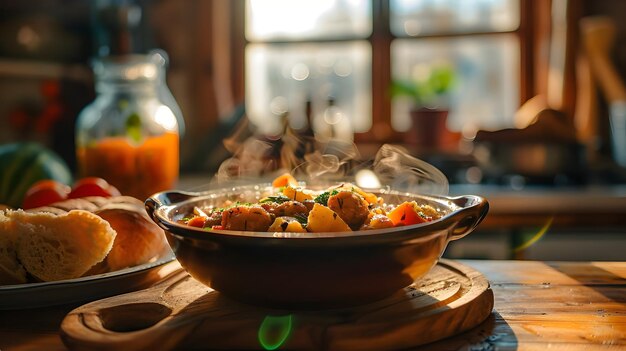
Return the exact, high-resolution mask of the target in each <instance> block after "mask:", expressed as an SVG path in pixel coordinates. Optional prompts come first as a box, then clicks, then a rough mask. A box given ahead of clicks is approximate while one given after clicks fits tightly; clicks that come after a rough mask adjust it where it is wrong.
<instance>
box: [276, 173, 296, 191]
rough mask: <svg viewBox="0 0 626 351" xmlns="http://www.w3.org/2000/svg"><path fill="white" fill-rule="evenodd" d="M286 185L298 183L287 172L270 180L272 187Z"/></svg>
mask: <svg viewBox="0 0 626 351" xmlns="http://www.w3.org/2000/svg"><path fill="white" fill-rule="evenodd" d="M287 185H293V186H295V185H298V181H297V180H296V178H294V177H293V176H292V175H291V174H289V173H284V174H281V175H279V176H278V177H276V179H274V181H273V182H272V186H273V187H274V188H280V187H283V186H287Z"/></svg>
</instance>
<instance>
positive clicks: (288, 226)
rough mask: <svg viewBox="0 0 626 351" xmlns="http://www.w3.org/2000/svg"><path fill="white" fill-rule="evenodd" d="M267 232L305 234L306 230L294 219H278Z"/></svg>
mask: <svg viewBox="0 0 626 351" xmlns="http://www.w3.org/2000/svg"><path fill="white" fill-rule="evenodd" d="M267 231H268V232H295V233H305V232H306V229H304V228H303V227H302V224H300V222H298V221H297V220H296V219H295V218H293V217H277V218H276V219H275V220H274V223H272V225H271V226H270V229H268V230H267Z"/></svg>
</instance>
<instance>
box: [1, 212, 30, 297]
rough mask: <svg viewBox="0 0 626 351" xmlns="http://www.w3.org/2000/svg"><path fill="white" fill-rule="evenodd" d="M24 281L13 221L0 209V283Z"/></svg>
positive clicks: (23, 271)
mask: <svg viewBox="0 0 626 351" xmlns="http://www.w3.org/2000/svg"><path fill="white" fill-rule="evenodd" d="M22 283H26V271H25V270H24V267H22V265H21V264H20V263H19V261H18V260H17V232H16V231H15V229H14V222H13V221H11V220H10V219H9V218H8V217H7V216H5V215H4V212H3V211H0V285H5V284H6V285H8V284H22Z"/></svg>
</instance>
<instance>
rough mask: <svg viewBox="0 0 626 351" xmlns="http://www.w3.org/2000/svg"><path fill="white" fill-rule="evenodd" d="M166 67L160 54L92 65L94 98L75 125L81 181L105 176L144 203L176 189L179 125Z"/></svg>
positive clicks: (115, 58)
mask: <svg viewBox="0 0 626 351" xmlns="http://www.w3.org/2000/svg"><path fill="white" fill-rule="evenodd" d="M165 63H166V59H165V57H164V56H163V55H162V54H160V53H153V54H149V55H126V56H119V57H105V58H101V59H98V60H96V61H95V62H94V73H95V78H96V93H97V96H96V99H95V100H94V101H93V102H92V103H91V104H90V105H88V106H87V107H85V108H84V109H83V110H82V111H81V113H80V115H79V116H78V120H77V122H76V153H77V160H78V172H79V175H80V176H81V177H87V176H95V177H101V178H104V179H106V180H107V181H108V182H109V183H111V184H113V185H114V186H115V187H117V188H118V189H119V190H120V192H121V193H122V194H124V195H130V196H134V197H137V198H139V199H142V200H143V199H146V198H148V197H149V196H150V195H152V194H154V193H156V192H159V191H162V190H166V189H171V188H173V187H174V186H175V183H176V182H177V180H178V172H179V137H180V134H181V132H182V123H183V122H182V116H181V115H180V109H179V108H178V106H177V105H176V102H175V100H174V99H173V97H172V95H171V93H170V91H169V89H168V88H167V85H166V84H165ZM177 115H178V117H177ZM179 121H180V122H179Z"/></svg>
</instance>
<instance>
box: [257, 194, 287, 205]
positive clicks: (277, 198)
mask: <svg viewBox="0 0 626 351" xmlns="http://www.w3.org/2000/svg"><path fill="white" fill-rule="evenodd" d="M289 200H291V199H290V198H288V197H287V196H285V195H283V194H279V195H272V196H268V197H264V198H262V199H261V200H259V203H262V204H263V203H266V202H275V203H277V204H282V203H283V202H287V201H289Z"/></svg>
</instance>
